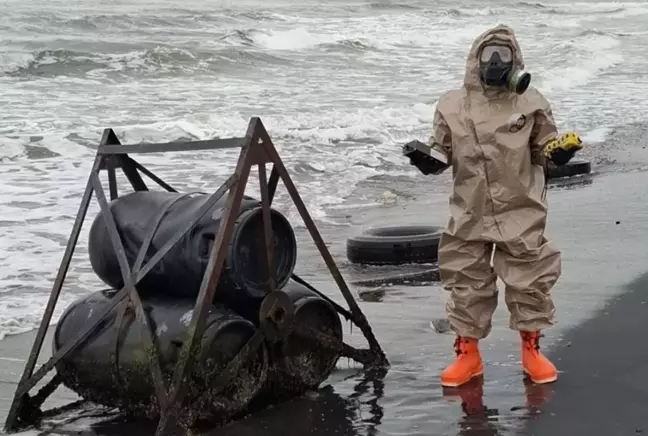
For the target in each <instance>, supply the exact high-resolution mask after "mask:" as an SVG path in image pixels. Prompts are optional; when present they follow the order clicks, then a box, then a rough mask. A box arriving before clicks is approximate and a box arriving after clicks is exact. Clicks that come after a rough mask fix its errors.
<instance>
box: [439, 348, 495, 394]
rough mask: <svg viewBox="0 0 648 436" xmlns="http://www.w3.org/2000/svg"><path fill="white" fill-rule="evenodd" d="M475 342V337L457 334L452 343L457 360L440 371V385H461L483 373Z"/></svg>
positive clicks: (452, 386)
mask: <svg viewBox="0 0 648 436" xmlns="http://www.w3.org/2000/svg"><path fill="white" fill-rule="evenodd" d="M477 343H478V341H477V339H473V338H464V337H461V336H457V339H456V340H455V344H454V346H455V352H456V353H457V360H455V361H454V362H453V363H452V364H450V365H449V366H448V367H447V368H446V369H444V370H443V372H442V373H441V385H442V386H447V387H451V388H454V387H457V386H461V385H463V384H465V383H467V382H468V381H470V379H471V378H473V377H476V376H478V375H482V374H483V373H484V365H483V363H482V359H481V355H480V354H479V347H478V346H477Z"/></svg>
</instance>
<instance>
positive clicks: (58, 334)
mask: <svg viewBox="0 0 648 436" xmlns="http://www.w3.org/2000/svg"><path fill="white" fill-rule="evenodd" d="M116 292H117V291H114V290H104V291H99V292H95V293H93V294H91V295H89V296H87V297H83V298H81V299H79V300H78V301H76V302H74V303H73V304H72V305H70V306H69V307H68V308H67V309H66V311H65V313H64V314H63V315H62V317H61V319H60V320H59V322H58V324H57V326H56V330H55V333H54V339H53V349H54V352H56V351H57V350H58V349H60V348H61V347H63V346H64V345H65V344H66V343H68V342H69V341H72V340H73V339H74V338H75V337H76V336H77V335H78V334H80V333H81V331H82V330H83V329H84V328H86V327H87V326H88V325H89V323H91V322H92V321H93V320H94V319H96V316H97V315H98V314H99V313H100V311H101V310H103V309H104V308H105V307H106V305H108V304H109V303H110V300H111V298H112V297H113V296H114V295H115V294H116ZM121 304H122V305H123V304H124V302H122V303H121ZM143 304H144V307H145V311H146V313H147V315H148V320H149V322H150V323H151V325H152V327H153V329H154V331H155V334H156V336H157V338H156V339H157V342H158V344H159V347H160V354H161V367H162V371H163V374H164V376H165V379H166V383H167V384H168V383H169V381H170V379H171V375H172V373H173V370H174V367H175V364H176V362H177V360H178V356H179V353H180V349H181V347H182V344H183V341H184V340H185V338H186V335H187V329H188V326H189V324H190V321H191V315H192V310H193V305H194V301H192V300H188V299H181V300H173V301H170V300H162V299H156V300H150V301H145V302H143ZM121 310H122V306H118V308H117V310H115V311H113V313H112V315H109V316H108V317H107V318H106V321H105V322H103V323H102V324H100V328H99V329H98V330H97V332H96V333H93V334H92V336H91V337H90V338H89V339H88V341H87V342H86V343H85V344H83V345H82V346H81V347H80V348H78V349H77V350H75V351H74V352H72V353H70V354H68V355H67V356H66V357H65V358H63V359H62V360H60V361H59V363H57V365H56V370H57V372H58V373H59V374H60V375H61V376H62V378H63V383H64V385H65V386H67V387H68V388H69V389H71V390H73V391H74V392H76V393H77V394H79V395H80V396H81V397H83V398H85V399H88V400H90V401H93V402H95V403H98V404H103V405H107V406H111V407H119V408H121V409H122V410H124V411H128V412H130V413H133V414H135V415H144V416H149V417H155V416H158V414H159V409H158V407H157V397H156V396H155V386H154V382H153V379H152V377H151V375H150V370H149V366H148V359H149V356H150V355H151V350H147V349H146V345H145V344H146V342H145V339H144V338H145V336H144V335H146V334H147V332H146V331H145V327H144V325H143V324H142V323H141V322H139V321H137V320H136V319H135V316H134V312H133V311H132V310H130V309H129V310H127V311H126V312H123V313H125V315H124V316H123V317H122V316H120V312H121ZM205 326H206V327H205V331H204V334H203V336H202V338H200V339H199V341H200V342H199V343H200V344H202V345H201V347H202V348H201V349H200V352H199V355H198V357H197V358H196V359H195V360H194V362H195V364H194V367H193V371H192V373H191V377H190V379H191V382H190V385H189V387H188V391H187V396H186V402H185V403H184V404H186V405H192V404H193V407H192V409H193V412H195V414H196V415H195V417H196V420H198V422H215V421H219V422H220V421H221V420H223V419H229V417H231V416H233V415H235V414H237V413H239V412H241V411H244V410H245V409H246V408H247V406H248V405H249V403H250V401H251V400H252V399H253V398H254V397H255V396H256V395H257V394H258V393H259V392H260V391H261V389H262V388H263V387H264V384H265V382H266V378H267V371H268V355H267V349H266V347H265V345H262V346H261V347H260V348H259V349H258V351H257V353H256V354H253V355H252V357H251V358H250V359H249V360H248V361H247V362H246V363H245V366H244V367H243V369H242V370H241V371H240V372H239V373H238V374H237V375H236V376H235V377H234V378H233V379H232V380H231V381H230V382H229V384H228V385H227V388H226V389H225V390H224V391H222V393H219V394H215V395H212V396H211V397H209V396H204V394H206V393H208V390H209V389H210V388H212V387H214V386H213V383H212V381H213V380H214V379H215V377H217V376H218V374H220V373H221V372H222V371H223V369H224V368H225V366H226V365H227V363H228V362H230V361H231V360H232V359H233V358H234V357H235V356H236V354H237V353H238V352H239V350H240V349H241V348H242V347H243V346H244V345H245V343H246V342H247V341H248V340H249V339H250V338H251V337H252V335H253V334H254V333H255V332H256V331H257V330H256V327H255V326H254V325H253V324H252V323H251V322H249V321H247V320H245V319H243V318H241V317H240V316H238V315H236V314H234V313H233V312H231V311H230V310H228V309H226V308H223V307H218V306H213V307H212V308H211V311H210V313H209V315H208V317H207V321H206V324H205ZM203 399H206V401H204V402H202V400H203ZM201 402H202V405H196V404H200V403H201Z"/></svg>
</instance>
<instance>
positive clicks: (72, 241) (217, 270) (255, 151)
mask: <svg viewBox="0 0 648 436" xmlns="http://www.w3.org/2000/svg"><path fill="white" fill-rule="evenodd" d="M234 147H241V148H242V149H241V153H240V155H239V159H238V163H237V165H236V170H235V171H234V174H232V175H231V176H230V177H229V178H228V179H227V180H226V181H225V183H223V185H221V187H220V188H219V189H218V190H217V191H216V192H215V193H214V194H212V195H211V196H210V197H209V199H208V200H207V201H206V202H205V203H204V205H203V207H202V208H201V209H200V210H199V212H198V213H197V215H196V216H195V217H194V218H193V220H191V222H187V223H186V225H185V226H184V228H182V229H179V230H178V231H177V232H176V234H175V235H174V236H173V237H172V238H171V240H169V241H168V242H167V244H165V245H164V246H163V247H162V248H160V250H159V251H157V252H156V253H155V255H154V256H152V257H151V259H150V260H149V261H148V262H146V263H145V264H144V265H142V264H143V261H144V254H145V253H146V252H147V251H148V249H149V244H150V242H151V240H152V238H153V235H154V233H155V229H151V230H150V232H149V234H148V235H147V238H146V239H145V242H144V244H143V246H142V247H141V249H140V252H139V254H138V256H137V260H136V261H135V263H134V265H133V266H132V268H131V267H130V266H129V265H128V260H127V258H126V255H125V252H124V247H123V245H122V241H121V239H120V237H119V233H118V231H117V227H116V224H115V221H114V218H113V216H112V214H111V212H110V209H109V204H108V200H107V199H106V195H105V193H104V190H103V187H102V185H101V182H100V180H99V173H100V171H101V170H107V172H108V182H109V191H110V198H111V200H112V199H115V198H117V196H118V192H117V182H116V174H115V170H116V169H117V168H121V169H122V171H123V172H124V174H125V175H126V177H127V178H128V180H129V182H130V184H131V185H132V187H133V189H134V190H136V191H141V190H148V188H147V186H146V184H145V183H144V180H143V179H142V177H141V175H140V172H141V173H142V174H144V175H146V176H148V177H149V178H150V179H151V180H153V181H154V182H156V183H157V184H158V185H160V186H161V187H162V188H164V189H166V190H168V191H171V192H177V191H176V190H175V189H174V188H172V187H171V186H169V185H168V184H166V183H165V182H164V181H163V180H161V179H160V178H159V177H157V176H156V175H155V174H153V173H152V172H151V171H150V170H148V169H147V168H145V167H144V166H143V165H142V164H140V163H139V162H137V161H136V160H134V159H133V158H131V157H130V156H129V154H136V153H160V152H162V153H164V152H173V151H191V150H214V149H223V148H234ZM266 163H272V164H273V168H272V171H271V173H270V177H269V180H268V179H267V177H266V167H265V165H266ZM254 165H256V166H258V173H259V184H260V194H261V203H262V212H263V213H262V216H263V227H264V241H263V246H264V249H263V250H261V252H263V253H264V255H265V263H266V265H267V266H268V271H273V268H272V262H273V259H272V253H273V248H272V241H273V240H274V238H273V234H272V227H271V223H270V205H271V203H272V200H273V198H274V195H275V192H276V189H277V183H278V181H279V179H281V180H282V181H283V183H284V186H285V187H286V189H287V191H288V193H289V195H290V197H291V198H292V201H293V202H294V204H295V206H296V207H297V210H298V211H299V214H300V215H301V218H302V220H303V221H304V223H305V225H306V227H307V229H308V231H309V233H310V235H311V237H312V238H313V241H314V242H315V244H316V246H317V248H318V249H319V252H320V254H321V256H322V258H323V259H324V262H325V263H326V265H327V266H328V269H329V271H330V272H331V275H332V276H333V279H334V280H335V282H336V283H337V285H338V287H339V289H340V291H341V293H342V295H343V296H344V299H345V300H346V302H347V304H348V306H349V309H348V310H347V309H344V308H343V307H341V306H340V305H338V304H336V303H333V301H332V300H330V299H328V300H329V301H330V302H331V303H333V305H334V307H335V308H336V309H337V311H338V312H339V313H340V314H341V315H343V316H344V317H346V318H347V319H349V320H350V321H352V322H353V323H354V324H355V325H356V326H358V327H359V328H360V330H361V331H362V333H363V334H364V336H365V338H366V339H367V342H368V345H369V348H368V349H360V350H358V349H355V348H353V347H351V346H349V345H347V344H345V343H343V342H341V341H337V340H335V338H332V337H331V336H329V335H327V334H325V333H323V332H319V331H316V330H314V329H312V328H310V327H308V326H304V325H295V324H294V323H293V322H289V321H294V320H292V319H291V317H290V316H286V312H285V310H286V307H285V306H284V307H282V304H281V301H283V299H282V298H278V297H280V296H281V295H279V294H281V292H280V291H279V290H277V289H276V285H275V283H276V282H275V280H274V278H273V277H272V275H271V274H270V276H269V279H268V286H267V293H268V295H267V296H266V298H265V300H264V304H263V305H262V308H261V328H260V329H259V330H258V332H257V333H256V334H255V335H254V336H253V337H252V338H251V339H250V340H249V341H248V343H247V344H246V345H245V346H244V347H243V349H242V350H241V351H240V352H239V354H238V355H237V356H236V357H235V358H234V359H233V360H232V361H231V362H230V363H229V364H228V366H227V367H226V368H225V370H224V371H223V373H221V374H220V375H219V377H218V380H217V381H216V382H215V385H217V386H219V385H224V384H225V383H226V382H227V381H228V379H229V378H230V377H232V376H234V375H236V374H237V372H238V370H239V368H240V367H241V366H242V364H243V363H244V362H245V361H246V360H247V358H248V357H249V356H250V355H251V354H252V353H253V352H254V351H255V349H256V348H257V347H258V346H259V345H260V344H261V342H262V341H263V340H264V338H265V339H270V340H277V337H285V336H286V334H287V333H288V332H292V333H294V334H299V335H304V336H307V337H310V338H311V339H312V340H315V341H317V342H318V343H319V345H320V346H321V347H327V348H334V349H335V350H337V351H338V352H339V353H340V354H341V355H342V356H347V357H351V358H353V359H354V360H357V361H358V362H360V363H362V364H364V365H365V367H383V368H384V367H387V366H388V365H389V363H388V361H387V358H386V356H385V354H384V352H383V351H382V349H381V347H380V345H379V344H378V341H377V339H376V337H375V336H374V334H373V332H372V330H371V327H370V326H369V323H368V321H367V319H366V318H365V316H364V314H363V313H362V311H361V310H360V308H359V307H358V305H357V303H356V301H355V299H354V298H353V295H352V294H351V292H350V290H349V288H348V286H347V284H346V282H345V280H344V279H343V277H342V275H341V273H340V271H339V269H338V267H337V265H336V263H335V261H334V260H333V257H332V256H331V253H330V252H329V251H328V248H327V247H326V245H325V243H324V241H323V240H322V237H321V235H320V233H319V231H318V230H317V227H316V226H315V223H314V222H313V219H312V218H311V216H310V214H309V213H308V211H307V209H306V206H305V205H304V202H303V201H302V199H301V197H300V196H299V194H298V192H297V188H296V187H295V185H294V183H293V181H292V179H291V178H290V176H289V175H288V172H287V170H286V167H285V166H284V164H283V162H282V161H281V158H280V157H279V155H278V153H277V150H276V149H275V147H274V144H273V143H272V140H271V139H270V137H269V135H268V133H267V131H266V129H265V127H264V126H263V123H262V122H261V120H260V119H259V118H256V117H255V118H252V119H251V120H250V123H249V125H248V130H247V133H246V135H245V137H244V138H226V139H216V140H207V141H194V142H172V143H160V144H135V145H122V144H121V143H120V142H119V140H118V139H117V136H116V135H115V133H114V132H113V130H112V129H106V130H105V131H104V134H103V137H102V139H101V143H100V144H99V147H98V149H97V154H96V156H95V161H94V165H93V167H92V170H91V173H90V176H89V178H88V182H87V185H86V188H85V192H84V194H83V197H82V199H81V204H80V206H79V210H78V213H77V216H76V220H75V222H74V225H73V228H72V232H71V235H70V238H69V240H68V244H67V248H66V250H65V254H64V255H63V259H62V261H61V265H60V267H59V270H58V274H57V276H56V279H55V281H54V285H53V288H52V292H51V294H50V298H49V301H48V304H47V307H46V309H45V313H44V314H43V318H42V320H41V324H40V327H39V330H38V333H37V335H36V338H35V339H34V343H33V346H32V350H31V352H30V355H29V358H28V360H27V363H26V364H25V368H24V371H23V375H22V377H21V379H20V382H19V384H18V387H17V389H16V392H15V395H14V399H13V402H12V405H11V409H10V411H9V415H8V417H7V420H6V423H5V429H6V430H7V431H15V430H17V429H19V428H20V427H22V426H26V425H30V424H33V423H34V421H35V420H36V419H37V418H38V417H39V416H42V414H43V412H41V410H40V407H41V405H42V404H43V402H44V401H45V400H46V398H47V397H48V396H49V395H51V394H52V393H53V391H54V390H55V389H56V387H57V386H58V385H59V384H60V383H61V381H60V380H59V379H58V377H57V376H55V377H54V378H53V379H52V381H51V382H49V383H48V384H47V385H46V386H45V387H44V388H42V389H41V391H39V392H38V393H37V394H36V395H34V396H30V395H29V392H30V390H31V389H33V388H34V386H36V384H37V383H38V382H39V381H40V380H42V379H43V377H44V376H45V375H46V374H47V373H48V372H50V371H51V370H52V369H54V367H55V365H56V364H57V363H58V362H59V361H60V360H61V359H62V358H63V357H65V356H66V355H68V354H69V353H72V352H74V350H76V349H77V348H79V347H80V346H82V345H83V343H84V341H86V340H87V339H88V338H89V337H90V335H91V334H92V333H93V332H94V331H95V330H96V329H97V327H98V325H99V324H100V323H101V322H102V321H103V320H104V319H106V318H107V317H108V316H109V315H110V314H111V313H112V312H114V311H115V310H116V308H117V307H118V306H119V305H122V307H123V305H125V304H131V305H132V306H133V307H134V310H135V313H136V315H137V320H138V321H139V322H142V323H143V324H144V325H145V327H146V328H147V329H146V330H147V331H148V333H149V334H148V335H145V337H146V341H147V344H146V345H147V347H148V349H150V350H152V353H151V358H150V359H149V367H150V371H151V375H152V379H153V381H154V383H155V390H156V396H157V400H158V410H159V412H160V421H159V423H158V429H157V431H156V435H158V436H162V435H165V436H166V435H168V434H171V432H173V429H174V427H175V426H176V425H177V423H178V420H179V419H180V418H179V417H180V415H181V411H182V407H183V399H184V396H185V392H184V389H183V387H184V386H185V385H186V383H183V381H184V380H185V378H186V377H187V376H188V374H189V373H190V371H191V369H192V366H193V364H194V357H195V356H196V355H197V351H198V349H197V348H198V347H199V346H200V338H201V337H202V334H203V331H204V328H205V321H206V316H207V314H208V312H209V309H210V307H211V304H212V300H213V297H214V292H215V290H216V288H217V285H218V283H219V280H220V277H221V273H222V271H223V267H224V261H225V255H226V250H222V249H221V247H226V246H227V245H228V244H229V240H230V237H231V234H232V230H233V227H234V223H235V221H236V217H237V215H238V212H239V210H240V205H241V200H242V198H243V194H244V192H245V187H246V185H247V181H248V177H249V174H250V170H251V168H252V166H254ZM227 191H229V194H228V197H227V203H226V208H225V211H224V215H223V216H224V218H223V220H222V221H221V224H220V228H219V230H218V234H217V236H216V239H215V241H214V246H213V247H214V248H213V249H212V251H211V255H210V258H209V262H208V264H207V269H206V271H205V275H204V276H203V281H202V284H201V287H200V291H199V295H198V297H197V299H196V304H195V306H194V311H193V316H192V318H191V319H192V321H191V325H190V326H189V330H188V338H187V340H185V341H184V344H183V347H182V351H181V352H180V357H179V359H178V362H177V364H176V367H175V371H174V373H173V378H172V383H171V386H169V387H167V386H165V382H164V376H163V373H162V369H161V366H160V362H159V351H158V346H157V343H156V339H155V338H156V336H155V334H153V332H152V330H151V326H150V323H149V322H148V320H147V316H146V314H145V312H144V310H143V307H142V303H141V301H140V298H139V296H138V294H137V291H136V289H135V286H136V285H137V283H138V282H139V281H140V280H141V279H142V278H143V277H144V276H145V275H146V274H147V273H148V272H149V271H150V270H151V269H152V268H153V267H154V266H155V265H156V264H157V262H159V261H160V260H161V259H162V258H163V257H164V255H165V254H166V253H167V252H168V251H169V250H170V249H171V248H172V247H173V246H174V245H175V244H176V243H178V241H179V240H180V239H181V238H182V237H183V236H184V235H185V234H186V233H187V232H189V231H190V230H191V229H192V228H193V227H194V226H195V225H196V223H197V222H198V220H199V219H200V218H202V216H204V215H205V214H206V213H207V212H208V211H209V210H210V209H211V208H212V207H214V205H215V204H216V202H217V201H218V200H219V199H221V198H222V197H223V195H225V193H226V192H227ZM93 192H94V193H96V196H97V201H98V202H99V206H100V208H101V214H102V216H103V218H104V220H105V222H106V225H107V227H108V232H109V233H110V237H111V242H112V245H113V248H114V250H115V252H116V253H117V257H118V260H119V265H120V269H121V273H122V278H123V280H124V287H123V288H122V289H121V290H120V291H119V292H118V293H117V294H116V295H115V297H113V299H112V301H111V304H110V305H109V306H108V307H107V308H106V309H104V310H103V311H102V313H101V314H99V315H98V316H97V317H96V318H94V321H93V322H92V323H91V325H89V326H88V327H87V329H86V330H85V331H82V332H80V334H78V336H77V337H76V339H75V340H74V341H71V342H69V343H67V344H65V345H64V346H63V347H62V348H61V349H59V350H58V351H57V352H56V353H54V355H53V356H52V357H51V358H50V359H49V360H48V361H47V362H46V363H45V364H44V365H42V366H41V367H40V368H39V369H38V370H37V371H36V372H35V373H34V368H35V366H36V360H37V359H38V356H39V354H40V351H41V349H42V346H43V341H44V339H45V334H46V332H47V329H48V326H49V325H50V322H51V318H52V315H53V313H54V309H55V307H56V304H57V302H58V298H59V295H60V293H61V289H62V287H63V282H64V280H65V276H66V274H67V271H68V268H69V265H70V261H71V259H72V255H73V253H74V249H75V247H76V244H77V241H78V238H79V234H80V231H81V228H82V225H83V222H84V220H85V217H86V213H87V210H88V207H89V205H90V201H91V198H92V194H93ZM160 218H161V217H160ZM293 278H294V279H295V280H298V281H300V279H299V277H297V276H295V275H293ZM322 296H323V295H322ZM129 301H130V303H129ZM288 310H289V309H288ZM209 390H210V391H211V390H212V389H209Z"/></svg>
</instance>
